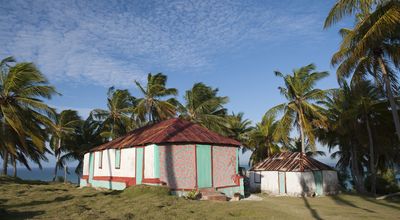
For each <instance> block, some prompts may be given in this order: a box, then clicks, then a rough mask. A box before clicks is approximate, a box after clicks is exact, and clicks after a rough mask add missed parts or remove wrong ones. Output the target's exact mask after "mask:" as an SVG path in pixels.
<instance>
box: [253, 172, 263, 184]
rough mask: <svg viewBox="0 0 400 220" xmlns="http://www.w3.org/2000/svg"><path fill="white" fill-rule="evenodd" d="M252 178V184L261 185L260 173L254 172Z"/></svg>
mask: <svg viewBox="0 0 400 220" xmlns="http://www.w3.org/2000/svg"><path fill="white" fill-rule="evenodd" d="M253 176H254V183H261V171H258V172H257V171H255V172H254V173H253Z"/></svg>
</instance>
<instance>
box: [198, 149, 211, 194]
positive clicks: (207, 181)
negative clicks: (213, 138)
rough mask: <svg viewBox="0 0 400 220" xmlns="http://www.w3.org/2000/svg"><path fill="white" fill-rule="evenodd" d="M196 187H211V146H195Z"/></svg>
mask: <svg viewBox="0 0 400 220" xmlns="http://www.w3.org/2000/svg"><path fill="white" fill-rule="evenodd" d="M196 155H197V187H198V188H209V187H212V177H211V146H210V145H197V146H196Z"/></svg>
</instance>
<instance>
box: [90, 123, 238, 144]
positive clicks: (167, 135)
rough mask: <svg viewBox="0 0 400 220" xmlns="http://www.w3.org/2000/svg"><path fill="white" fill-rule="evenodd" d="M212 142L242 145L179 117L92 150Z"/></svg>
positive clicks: (135, 131) (130, 133) (139, 130)
mask: <svg viewBox="0 0 400 220" xmlns="http://www.w3.org/2000/svg"><path fill="white" fill-rule="evenodd" d="M175 143H182V144H211V145H223V146H240V145H241V144H240V142H238V141H236V140H234V139H231V138H227V137H224V136H222V135H220V134H217V133H215V132H213V131H210V130H208V129H207V128H205V127H203V126H201V125H199V124H195V123H193V122H190V121H186V120H183V119H179V118H173V119H168V120H165V121H161V122H159V123H156V124H152V125H147V126H144V127H142V128H139V129H136V130H133V131H131V132H129V133H128V134H126V135H125V136H123V137H119V138H117V139H115V140H113V141H110V142H108V143H105V144H102V145H100V146H98V147H96V148H93V149H92V150H91V151H98V150H104V149H112V148H118V149H119V148H128V147H135V146H144V145H148V144H175Z"/></svg>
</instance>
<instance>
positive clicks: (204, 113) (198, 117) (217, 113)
mask: <svg viewBox="0 0 400 220" xmlns="http://www.w3.org/2000/svg"><path fill="white" fill-rule="evenodd" d="M184 99H185V104H184V106H183V107H181V115H180V117H182V118H184V119H186V120H190V121H193V122H196V123H199V124H201V125H203V126H204V127H206V128H208V129H210V130H213V131H215V132H218V133H221V134H224V130H225V129H226V122H227V109H226V108H225V107H224V105H225V104H226V103H228V100H229V99H228V97H226V96H218V89H213V88H212V87H210V86H207V85H205V84H204V83H195V84H194V85H193V87H192V88H191V89H190V90H187V91H186V93H185V96H184Z"/></svg>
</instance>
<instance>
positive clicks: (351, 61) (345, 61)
mask: <svg viewBox="0 0 400 220" xmlns="http://www.w3.org/2000/svg"><path fill="white" fill-rule="evenodd" d="M354 2H358V3H357V4H361V2H363V1H360V2H359V1H354ZM367 2H368V1H367ZM364 4H367V5H366V6H357V7H364V9H363V10H362V12H361V14H358V22H357V23H356V24H355V27H354V29H353V30H351V29H341V31H340V34H341V35H342V37H343V40H342V43H341V46H340V48H339V50H338V51H337V52H336V53H335V54H334V55H333V57H332V61H331V62H332V65H333V66H337V65H338V69H337V75H338V78H339V80H341V78H343V77H349V76H350V75H351V74H353V81H357V80H358V81H359V80H363V79H364V78H365V77H366V75H368V74H369V75H371V76H372V77H373V78H374V79H375V80H376V82H377V83H378V84H380V85H384V86H383V87H384V92H386V96H387V98H388V99H389V103H390V108H391V110H392V117H393V121H394V124H395V127H396V133H397V136H398V139H399V140H400V121H399V116H398V105H397V103H396V101H395V98H394V97H395V94H397V77H396V75H395V71H394V70H393V69H392V65H394V67H396V68H399V67H400V52H399V51H400V43H399V41H398V40H399V36H400V28H399V26H400V2H399V1H387V2H386V3H383V2H381V3H380V4H378V6H377V9H376V10H375V12H373V13H372V14H370V13H369V8H370V7H371V2H370V3H365V2H364ZM346 7H349V10H354V8H353V7H355V6H351V7H350V6H346ZM388 7H389V9H388V10H389V11H387V14H383V15H381V17H378V18H375V17H376V15H375V13H378V12H379V11H380V10H383V9H382V8H388ZM342 10H344V9H342ZM339 11H340V10H339ZM345 12H346V11H342V12H337V13H339V14H340V13H345ZM371 19H372V20H371ZM373 19H378V20H373ZM392 22H394V23H392ZM380 29H382V30H380ZM392 29H393V30H392ZM383 30H385V31H384V32H380V31H383ZM375 32H377V33H376V34H374V33H375ZM382 33H383V34H384V37H380V36H376V35H377V34H379V35H381V34H382ZM393 36H395V37H393ZM396 38H397V39H396ZM394 39H396V40H394Z"/></svg>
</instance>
